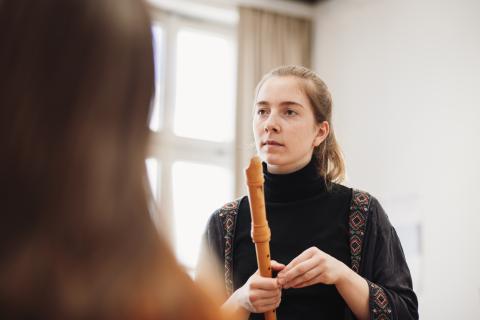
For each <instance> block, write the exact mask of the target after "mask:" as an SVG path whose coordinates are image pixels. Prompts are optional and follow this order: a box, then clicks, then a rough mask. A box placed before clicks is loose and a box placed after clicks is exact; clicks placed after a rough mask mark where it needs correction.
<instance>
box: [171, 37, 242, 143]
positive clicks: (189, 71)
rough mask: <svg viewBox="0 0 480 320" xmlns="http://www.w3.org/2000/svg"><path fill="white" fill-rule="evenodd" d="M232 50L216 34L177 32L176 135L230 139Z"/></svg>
mask: <svg viewBox="0 0 480 320" xmlns="http://www.w3.org/2000/svg"><path fill="white" fill-rule="evenodd" d="M233 48H234V47H233V42H232V41H228V40H227V39H225V38H223V37H221V36H220V35H217V34H215V33H208V32H205V31H198V30H191V29H181V30H180V31H179V32H178V36H177V60H176V66H177V68H176V70H177V75H176V94H175V116H174V132H175V134H177V135H179V136H182V137H189V138H196V139H202V140H210V141H218V142H223V141H232V140H233V134H234V125H233V124H234V122H233V120H234V104H235V100H234V99H235V98H234V86H235V68H234V66H235V63H234V62H235V59H234V49H233Z"/></svg>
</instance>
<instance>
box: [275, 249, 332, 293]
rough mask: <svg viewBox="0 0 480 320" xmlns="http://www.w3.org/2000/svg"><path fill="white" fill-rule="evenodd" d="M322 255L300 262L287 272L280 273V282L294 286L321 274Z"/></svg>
mask: <svg viewBox="0 0 480 320" xmlns="http://www.w3.org/2000/svg"><path fill="white" fill-rule="evenodd" d="M321 263H322V257H321V256H319V255H315V256H312V257H310V258H309V259H308V260H306V261H303V262H300V263H298V264H297V265H296V266H294V267H293V268H291V269H290V270H289V271H287V272H285V273H279V274H278V282H279V284H280V285H282V286H283V287H284V288H288V287H293V286H295V285H298V284H300V283H302V282H306V281H309V280H311V279H313V278H315V277H316V276H317V275H318V274H320V272H321V271H322V270H321Z"/></svg>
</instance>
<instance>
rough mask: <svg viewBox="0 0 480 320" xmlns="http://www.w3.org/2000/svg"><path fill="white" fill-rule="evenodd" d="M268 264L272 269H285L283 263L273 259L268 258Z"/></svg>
mask: <svg viewBox="0 0 480 320" xmlns="http://www.w3.org/2000/svg"><path fill="white" fill-rule="evenodd" d="M270 266H271V267H272V270H273V271H282V270H283V269H285V265H284V264H283V263H279V262H277V261H275V260H270Z"/></svg>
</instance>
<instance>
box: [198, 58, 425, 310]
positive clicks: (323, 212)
mask: <svg viewBox="0 0 480 320" xmlns="http://www.w3.org/2000/svg"><path fill="white" fill-rule="evenodd" d="M253 131H254V136H255V144H256V148H257V152H258V154H259V155H260V157H261V158H262V160H263V161H264V178H265V185H264V191H265V200H266V207H267V219H268V223H269V226H270V229H271V233H272V236H271V241H270V250H271V256H272V258H273V259H274V260H276V261H272V268H273V270H274V271H276V272H278V275H277V277H276V278H273V279H269V278H264V277H261V276H259V274H258V273H257V272H256V270H257V263H256V257H255V249H254V245H253V243H252V240H251V237H250V228H251V220H250V219H251V218H250V209H249V204H248V199H247V197H243V198H241V199H238V200H236V201H234V202H231V203H229V204H227V205H225V206H224V207H223V208H221V209H219V210H217V211H216V212H215V213H214V214H213V215H212V217H211V218H210V221H209V223H208V226H207V231H206V237H205V243H206V247H207V248H208V249H209V250H208V251H210V252H213V254H214V255H215V256H216V257H217V258H218V259H219V260H220V261H221V265H222V266H223V269H224V270H223V271H224V272H225V273H224V281H225V288H226V293H227V295H226V297H227V299H226V302H225V306H230V307H233V308H237V309H239V310H243V311H244V312H245V314H246V315H247V316H249V318H250V319H263V315H262V314H261V313H263V312H265V311H267V310H272V309H277V315H278V319H281V320H287V319H352V318H357V319H402V320H403V319H417V318H418V311H417V308H418V306H417V298H416V296H415V293H414V292H413V290H412V281H411V276H410V272H409V270H408V266H407V263H406V261H405V257H404V254H403V251H402V247H401V244H400V241H399V239H398V237H397V234H396V232H395V229H394V228H393V227H392V225H391V224H390V222H389V220H388V218H387V216H386V214H385V212H384V211H383V209H382V207H381V206H380V204H379V203H378V201H377V200H376V199H375V198H374V197H372V196H371V195H369V194H368V193H366V192H361V191H358V190H353V189H351V188H348V187H345V186H343V185H340V184H338V183H339V182H341V181H342V179H343V178H344V163H343V159H342V156H341V153H340V150H339V147H338V144H337V142H336V140H335V135H334V131H333V127H332V101H331V97H330V93H329V92H328V89H327V87H326V85H325V84H324V83H323V81H322V80H321V79H320V78H319V77H318V76H317V75H316V74H315V73H314V72H312V71H311V70H308V69H306V68H303V67H299V66H286V67H280V68H278V69H275V70H273V71H271V72H269V73H268V74H266V75H265V76H264V78H263V79H262V80H261V81H260V83H259V84H258V86H257V90H256V96H255V104H254V120H253ZM200 262H201V263H202V261H200ZM200 268H201V269H200V272H201V270H202V265H201V264H200ZM199 276H201V275H199Z"/></svg>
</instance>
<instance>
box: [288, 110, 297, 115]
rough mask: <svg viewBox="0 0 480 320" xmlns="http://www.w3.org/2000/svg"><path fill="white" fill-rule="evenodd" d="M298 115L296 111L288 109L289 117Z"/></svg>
mask: <svg viewBox="0 0 480 320" xmlns="http://www.w3.org/2000/svg"><path fill="white" fill-rule="evenodd" d="M297 114H298V113H297V112H296V111H294V110H291V109H288V110H287V116H294V115H297Z"/></svg>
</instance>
